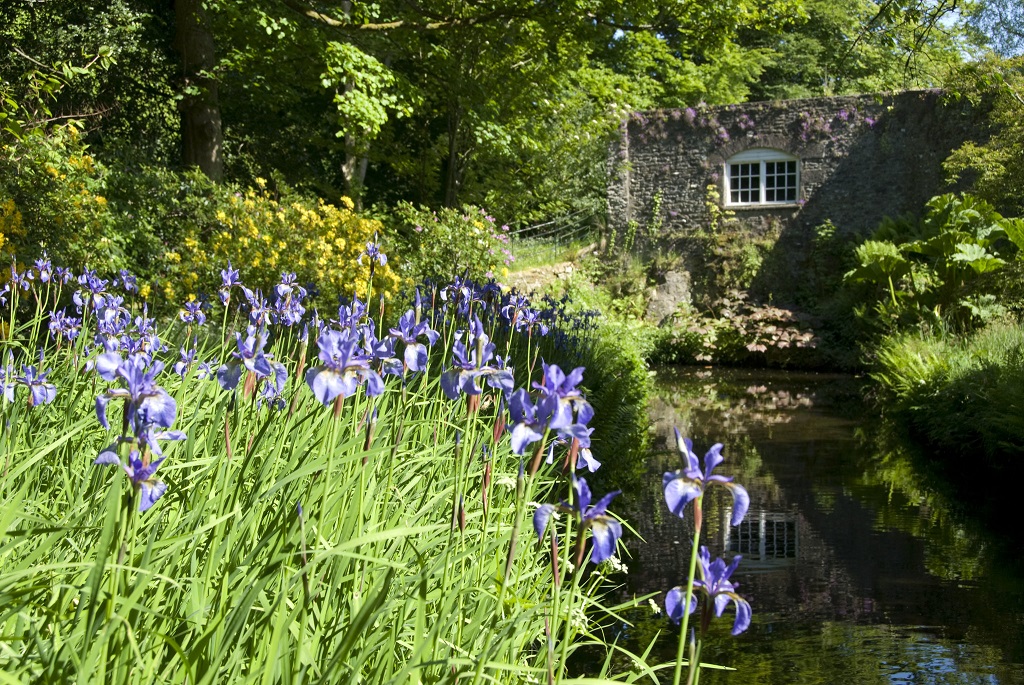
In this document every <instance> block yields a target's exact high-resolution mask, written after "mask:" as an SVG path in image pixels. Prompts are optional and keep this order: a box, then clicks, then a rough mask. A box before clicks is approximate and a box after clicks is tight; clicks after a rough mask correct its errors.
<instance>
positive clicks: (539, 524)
mask: <svg viewBox="0 0 1024 685" xmlns="http://www.w3.org/2000/svg"><path fill="white" fill-rule="evenodd" d="M553 513H555V505H554V504H542V505H540V506H539V507H537V511H535V512H533V529H534V530H535V531H537V538H538V539H544V531H545V530H547V527H548V521H549V520H551V515H552V514H553Z"/></svg>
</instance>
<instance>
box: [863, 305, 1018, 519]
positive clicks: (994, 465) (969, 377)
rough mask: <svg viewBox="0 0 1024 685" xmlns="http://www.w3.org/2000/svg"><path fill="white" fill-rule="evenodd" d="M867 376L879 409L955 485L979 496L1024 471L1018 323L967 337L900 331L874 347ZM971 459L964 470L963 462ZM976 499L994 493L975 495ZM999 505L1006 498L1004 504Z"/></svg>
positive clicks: (996, 327)
mask: <svg viewBox="0 0 1024 685" xmlns="http://www.w3.org/2000/svg"><path fill="white" fill-rule="evenodd" d="M871 375H872V377H873V378H874V379H875V380H876V381H877V382H878V384H879V388H880V390H879V392H880V398H879V399H880V401H881V404H882V406H883V407H884V410H885V412H886V413H887V414H888V415H890V416H891V417H892V418H894V419H896V420H897V421H898V422H899V423H900V424H901V425H904V426H905V427H906V429H907V430H908V431H909V432H910V434H911V435H912V436H913V437H914V438H915V439H916V440H918V441H920V442H921V443H923V446H924V449H926V450H927V451H929V452H930V453H933V454H934V455H935V456H936V457H937V458H938V460H939V461H940V462H943V463H945V464H946V465H947V466H948V468H949V469H950V470H951V471H953V470H955V471H956V472H957V474H956V481H957V482H958V483H959V484H960V487H962V488H966V489H969V490H973V491H975V494H979V495H980V494H981V493H980V490H981V489H982V488H987V487H988V486H989V485H990V484H991V483H994V482H995V483H998V482H1007V481H1008V480H1009V479H1017V478H1020V477H1021V476H1022V475H1024V460H1022V458H1024V327H1022V326H1021V325H1020V324H1014V323H998V324H991V325H989V326H988V327H986V328H984V329H982V330H980V331H978V332H977V333H975V334H973V335H971V336H970V337H966V338H958V337H953V336H946V335H940V334H933V335H925V334H921V333H906V334H902V335H894V336H891V337H888V338H886V339H885V340H884V341H883V342H882V343H881V345H880V346H879V348H878V350H877V352H876V358H875V361H874V370H873V371H872V373H871ZM965 464H970V473H969V475H968V474H966V473H963V472H962V466H963V465H965ZM977 499H978V501H979V502H984V501H986V500H987V501H989V502H990V503H993V504H997V505H998V504H1000V503H999V502H993V500H996V499H998V498H991V497H988V496H980V497H978V498H977ZM1003 506H1005V503H1003Z"/></svg>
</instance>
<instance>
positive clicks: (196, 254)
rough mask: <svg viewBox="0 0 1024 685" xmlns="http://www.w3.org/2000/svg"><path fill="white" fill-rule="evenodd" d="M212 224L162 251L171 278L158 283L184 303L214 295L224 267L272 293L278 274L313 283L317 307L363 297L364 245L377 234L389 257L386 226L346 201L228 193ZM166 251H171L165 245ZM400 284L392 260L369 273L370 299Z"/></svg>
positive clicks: (391, 292)
mask: <svg viewBox="0 0 1024 685" xmlns="http://www.w3.org/2000/svg"><path fill="white" fill-rule="evenodd" d="M214 216H215V219H214V221H213V223H212V225H209V226H206V227H204V228H202V229H197V230H196V231H195V232H193V233H191V234H189V235H186V236H185V237H184V238H183V239H182V241H181V244H179V245H176V246H173V249H168V250H167V251H165V252H164V255H163V261H164V264H165V268H166V270H167V273H168V274H169V278H168V279H167V282H166V283H165V284H162V289H163V292H164V294H165V295H166V294H167V286H170V287H171V288H172V289H175V295H176V296H177V297H178V298H179V299H181V298H184V297H185V296H186V295H188V294H190V293H194V292H196V291H197V290H204V291H206V292H208V293H212V292H214V291H215V290H216V289H217V287H218V286H219V285H220V271H221V269H223V268H225V267H226V266H227V264H228V262H230V263H231V265H232V267H234V268H235V269H238V271H239V276H240V277H241V279H242V282H243V283H245V284H246V285H248V286H249V287H258V288H262V289H263V291H264V292H265V293H269V291H270V289H271V288H272V287H273V286H274V284H276V283H278V282H279V280H280V277H281V274H282V273H283V272H294V273H295V274H296V276H297V279H298V282H299V283H300V284H303V285H305V284H307V283H312V284H313V285H314V286H315V287H316V288H317V289H318V290H319V291H320V296H319V302H320V303H322V304H321V306H324V307H327V308H328V309H329V308H330V306H333V304H334V303H335V302H336V301H337V296H338V295H345V296H347V297H351V296H353V295H355V294H358V295H359V296H360V297H365V296H366V281H367V279H368V278H369V275H370V265H369V260H366V259H364V260H363V264H362V265H360V264H359V263H358V259H359V255H360V254H361V253H362V252H363V251H365V249H366V244H367V243H368V242H371V241H373V240H374V236H377V239H378V242H382V243H383V244H384V248H383V249H384V252H385V253H386V252H387V236H386V232H385V229H384V226H383V225H382V224H381V223H380V222H379V221H376V220H372V219H366V218H363V217H361V216H359V215H358V214H357V213H356V212H355V211H354V210H353V207H352V202H351V200H349V199H348V198H342V200H341V203H340V205H333V204H328V203H326V202H324V201H323V200H318V201H312V200H306V199H296V198H290V199H286V200H283V201H280V200H277V199H275V198H273V197H271V195H270V194H269V193H267V192H266V191H264V190H262V189H260V188H250V189H248V190H245V191H244V192H237V193H230V194H228V196H227V197H226V199H225V200H224V201H223V202H222V203H220V207H219V208H218V209H217V211H216V212H215V214H214ZM168 247H170V246H168ZM401 287H402V280H401V278H400V277H399V276H398V275H397V273H396V272H395V270H394V269H393V268H392V263H391V262H389V263H388V264H387V265H385V266H380V265H379V264H378V265H376V266H375V269H374V284H373V292H374V297H377V296H379V295H380V294H381V293H383V294H384V296H385V298H387V299H390V298H392V297H394V296H395V295H396V294H397V293H398V291H399V290H400V289H401Z"/></svg>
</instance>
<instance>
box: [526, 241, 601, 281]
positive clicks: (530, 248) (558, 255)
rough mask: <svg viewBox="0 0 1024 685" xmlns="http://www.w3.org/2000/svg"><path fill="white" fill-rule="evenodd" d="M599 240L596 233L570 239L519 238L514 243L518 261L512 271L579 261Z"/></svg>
mask: <svg viewBox="0 0 1024 685" xmlns="http://www.w3.org/2000/svg"><path fill="white" fill-rule="evenodd" d="M596 242H597V237H596V235H592V234H587V235H583V236H579V237H577V238H574V239H572V240H569V241H564V242H563V241H558V240H550V239H519V240H514V241H513V243H512V251H513V253H514V254H515V257H516V261H515V262H513V265H512V267H510V269H509V270H510V271H511V272H513V273H515V272H517V271H525V270H526V269H534V268H538V267H542V266H553V265H555V264H561V263H563V262H575V261H578V260H579V259H580V258H581V256H582V255H583V254H584V253H585V252H586V251H587V249H588V248H591V247H592V246H593V245H594V244H595V243H596Z"/></svg>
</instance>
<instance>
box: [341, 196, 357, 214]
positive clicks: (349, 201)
mask: <svg viewBox="0 0 1024 685" xmlns="http://www.w3.org/2000/svg"><path fill="white" fill-rule="evenodd" d="M341 204H343V205H345V209H348V210H352V209H355V208H356V203H354V202H352V198H350V197H348V196H347V195H342V196H341Z"/></svg>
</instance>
